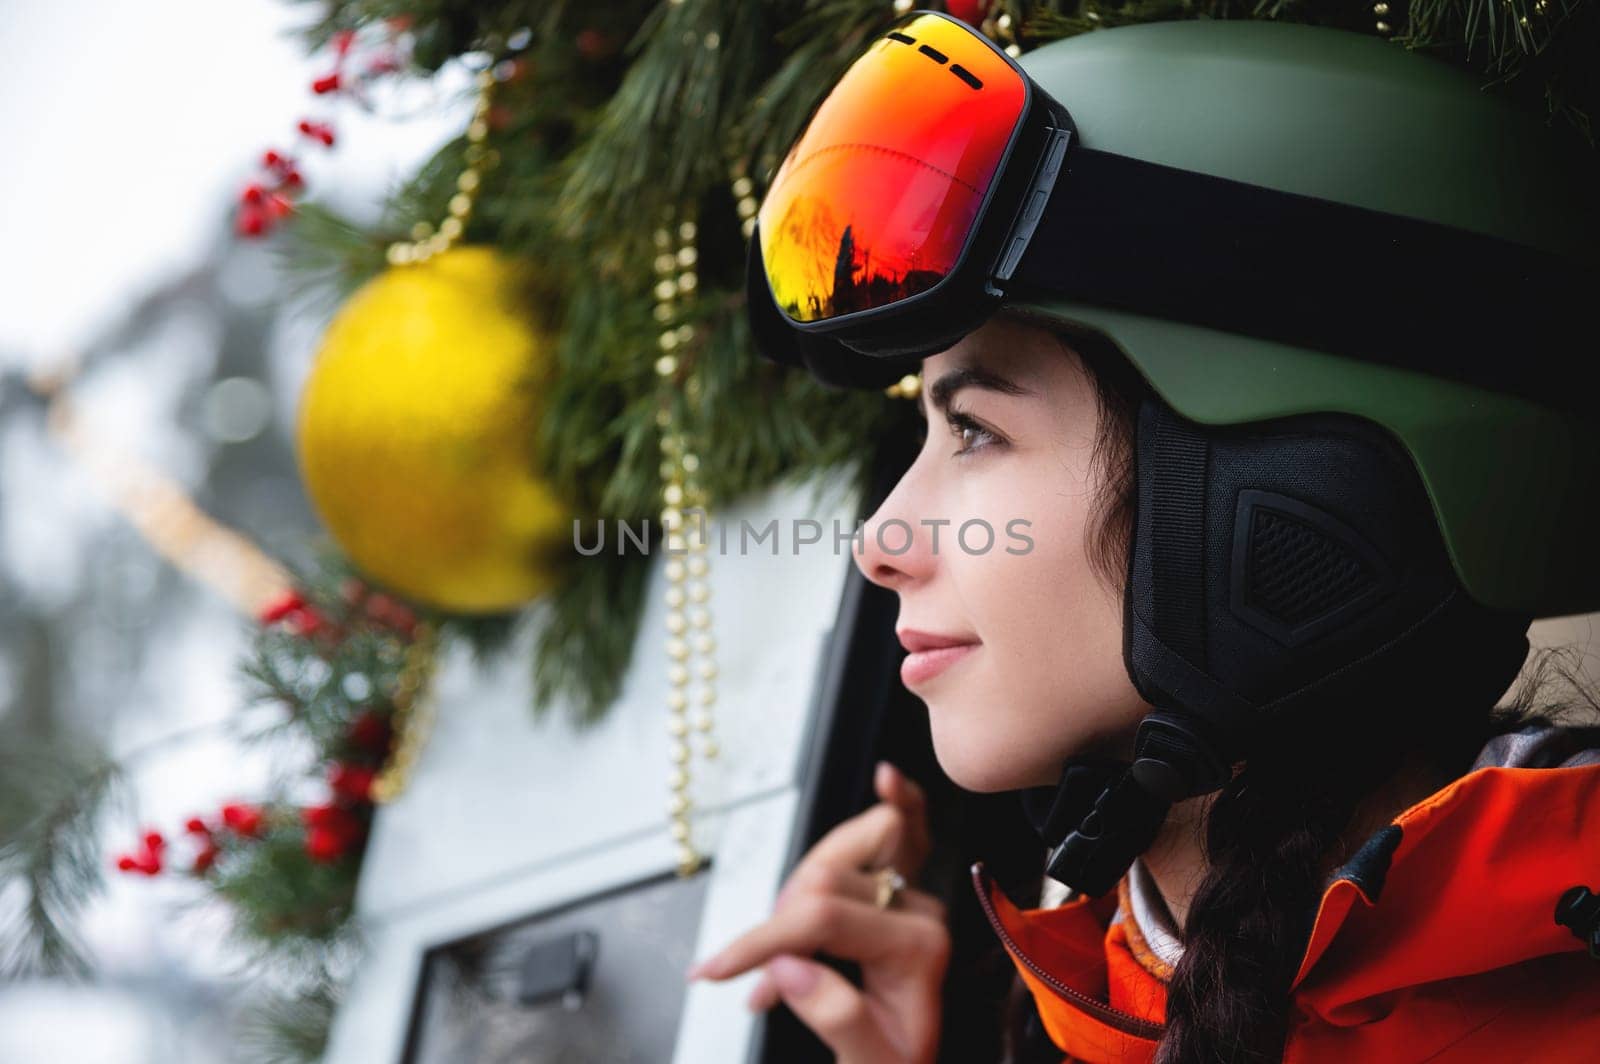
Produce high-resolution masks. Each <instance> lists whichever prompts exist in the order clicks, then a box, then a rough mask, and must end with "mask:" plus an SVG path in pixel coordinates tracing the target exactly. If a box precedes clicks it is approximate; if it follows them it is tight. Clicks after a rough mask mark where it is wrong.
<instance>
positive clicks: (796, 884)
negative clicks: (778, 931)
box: [773, 862, 945, 921]
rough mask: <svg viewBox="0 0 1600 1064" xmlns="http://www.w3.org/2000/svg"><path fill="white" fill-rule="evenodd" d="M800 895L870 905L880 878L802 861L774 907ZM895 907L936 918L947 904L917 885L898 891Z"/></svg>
mask: <svg viewBox="0 0 1600 1064" xmlns="http://www.w3.org/2000/svg"><path fill="white" fill-rule="evenodd" d="M801 894H834V895H838V896H839V897H844V898H850V899H851V900H853V901H858V902H861V903H862V904H863V905H871V906H873V907H874V908H876V907H877V904H878V877H877V876H876V875H875V874H873V873H871V872H861V871H857V870H856V869H854V868H843V867H840V866H839V865H826V864H809V863H805V862H802V863H801V864H799V865H797V866H796V867H795V870H794V871H793V872H791V873H790V874H789V879H788V881H787V882H785V883H784V885H783V889H782V890H780V891H779V892H778V897H777V899H776V900H775V901H774V902H773V910H774V911H776V910H778V909H780V908H782V907H783V906H784V905H786V904H787V903H789V902H791V901H793V900H794V899H795V898H796V897H798V896H799V895H801ZM891 908H892V909H894V910H895V911H899V912H909V913H918V914H920V915H923V916H927V917H930V918H931V919H935V920H941V921H942V920H943V919H944V918H945V908H944V903H943V902H941V901H940V900H939V899H938V898H936V897H934V896H933V895H932V894H929V893H927V892H925V891H921V890H918V889H916V888H915V887H910V886H906V887H901V888H900V890H899V892H898V893H896V894H895V898H894V903H893V905H892V906H891Z"/></svg>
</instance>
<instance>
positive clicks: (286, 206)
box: [267, 192, 294, 219]
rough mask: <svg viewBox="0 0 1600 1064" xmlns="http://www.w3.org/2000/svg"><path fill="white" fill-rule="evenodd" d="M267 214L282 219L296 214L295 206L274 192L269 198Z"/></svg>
mask: <svg viewBox="0 0 1600 1064" xmlns="http://www.w3.org/2000/svg"><path fill="white" fill-rule="evenodd" d="M267 213H268V214H269V215H271V216H272V217H273V218H275V219H276V218H282V217H283V216H284V215H286V214H293V213H294V204H292V203H290V202H289V201H288V200H287V199H285V198H284V197H282V196H280V195H278V194H277V193H276V192H274V193H273V194H272V195H270V196H268V197H267Z"/></svg>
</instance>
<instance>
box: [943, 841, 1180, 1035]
mask: <svg viewBox="0 0 1600 1064" xmlns="http://www.w3.org/2000/svg"><path fill="white" fill-rule="evenodd" d="M986 875H987V873H986V872H985V871H984V869H983V862H982V861H978V862H975V863H974V864H973V866H972V881H973V884H974V885H975V886H976V887H977V888H978V903H979V904H980V905H981V906H982V907H983V915H984V916H986V917H988V919H989V924H990V926H991V927H993V928H994V933H995V934H996V935H998V936H999V938H1000V941H1001V942H1002V943H1004V944H1005V946H1006V948H1007V949H1009V950H1010V951H1011V952H1012V953H1014V954H1015V955H1016V956H1017V958H1018V959H1019V960H1021V961H1022V963H1023V965H1024V966H1025V967H1026V968H1027V969H1028V971H1030V972H1032V973H1033V974H1034V975H1035V976H1037V977H1038V979H1039V981H1040V982H1041V983H1043V984H1044V985H1045V986H1048V987H1049V988H1050V989H1051V990H1054V991H1055V992H1056V993H1057V994H1059V995H1060V996H1061V997H1063V998H1066V999H1067V1000H1068V1001H1070V1002H1071V1003H1072V1004H1074V1005H1076V1006H1077V1007H1078V1008H1079V1009H1081V1010H1082V1011H1084V1012H1087V1013H1088V1014H1089V1015H1091V1016H1093V1017H1094V1018H1095V1019H1097V1020H1099V1021H1100V1022H1101V1023H1104V1024H1105V1025H1106V1026H1108V1027H1112V1028H1115V1029H1116V1030H1118V1031H1121V1032H1123V1033H1124V1034H1131V1035H1134V1036H1136V1037H1139V1038H1145V1039H1149V1040H1151V1041H1156V1040H1159V1039H1160V1037H1161V1035H1162V1033H1163V1032H1164V1031H1166V1026H1165V1025H1163V1024H1159V1023H1152V1022H1151V1021H1149V1020H1145V1019H1140V1018H1139V1017H1138V1016H1135V1015H1133V1014H1132V1013H1127V1012H1123V1011H1122V1010H1121V1009H1114V1008H1112V1007H1111V1006H1110V1005H1107V1004H1105V1003H1104V1002H1101V1001H1096V1000H1095V999H1094V998H1092V997H1090V996H1089V995H1088V994H1085V993H1083V992H1082V991H1081V990H1074V989H1073V988H1072V987H1070V986H1068V985H1067V984H1065V983H1063V982H1062V981H1061V980H1059V979H1057V978H1056V977H1055V976H1053V975H1051V974H1050V973H1049V972H1047V971H1045V970H1044V969H1043V968H1041V967H1040V966H1039V963H1038V962H1037V961H1035V960H1034V959H1033V958H1032V957H1030V956H1028V955H1027V954H1026V953H1024V952H1023V951H1022V948H1021V947H1020V946H1018V945H1017V942H1016V939H1014V938H1012V937H1011V933H1010V932H1009V931H1007V930H1006V928H1005V925H1004V924H1002V923H1001V922H1000V915H999V914H998V913H996V912H995V911H994V902H992V901H991V900H990V899H989V890H988V886H987V884H986V883H985V882H984V878H985V876H986Z"/></svg>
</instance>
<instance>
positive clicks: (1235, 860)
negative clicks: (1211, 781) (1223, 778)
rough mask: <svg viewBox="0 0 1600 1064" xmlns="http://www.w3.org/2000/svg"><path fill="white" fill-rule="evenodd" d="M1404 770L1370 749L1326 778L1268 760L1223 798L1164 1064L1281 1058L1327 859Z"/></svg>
mask: <svg viewBox="0 0 1600 1064" xmlns="http://www.w3.org/2000/svg"><path fill="white" fill-rule="evenodd" d="M1340 760H1341V759H1337V758H1335V759H1331V760H1323V759H1321V758H1319V761H1323V763H1324V764H1326V765H1330V766H1335V765H1338V764H1339V762H1340ZM1399 760H1400V758H1399V756H1398V755H1397V754H1390V755H1383V756H1380V757H1379V759H1378V760H1376V761H1375V760H1374V759H1373V756H1372V753H1371V752H1370V751H1368V752H1367V753H1366V756H1365V757H1364V758H1360V759H1355V758H1351V759H1346V760H1345V762H1344V767H1343V768H1342V769H1332V768H1330V769H1325V770H1321V771H1319V770H1318V769H1317V768H1316V767H1315V766H1308V765H1306V764H1305V762H1304V759H1303V758H1299V757H1295V756H1292V755H1288V754H1277V755H1274V754H1271V753H1267V754H1265V755H1258V756H1257V757H1255V758H1253V759H1252V760H1251V762H1250V763H1248V764H1247V765H1246V767H1245V768H1244V770H1243V771H1242V772H1240V773H1238V774H1237V775H1236V776H1235V777H1234V778H1233V780H1232V781H1231V782H1230V783H1228V785H1227V786H1225V787H1224V788H1223V789H1222V791H1221V793H1220V794H1219V795H1218V796H1217V798H1216V799H1215V801H1214V802H1213V803H1212V805H1211V808H1210V810H1209V812H1208V814H1207V816H1206V822H1205V831H1206V838H1205V852H1206V859H1207V866H1208V870H1207V873H1206V876H1205V878H1204V880H1202V882H1201V884H1200V886H1199V888H1198V890H1197V891H1196V893H1195V895H1194V899H1193V901H1192V902H1191V903H1190V906H1189V911H1188V916H1187V918H1186V919H1185V921H1184V929H1183V939H1184V952H1183V956H1182V958H1181V959H1180V960H1179V962H1178V965H1177V967H1176V969H1175V970H1174V972H1173V974H1172V979H1171V982H1170V984H1169V985H1168V988H1167V1032H1166V1034H1165V1035H1164V1036H1163V1038H1162V1041H1161V1045H1160V1047H1159V1049H1158V1051H1157V1057H1156V1060H1157V1064H1193V1062H1197V1061H1205V1062H1208V1064H1209V1062H1214V1061H1230V1062H1231V1061H1249V1062H1255V1061H1276V1060H1280V1059H1281V1058H1282V1055H1283V1047H1284V1043H1285V1040H1286V1038H1287V1037H1288V1027H1289V1016H1288V1000H1289V984H1290V982H1291V980H1293V978H1294V975H1295V971H1296V969H1297V967H1298V965H1299V961H1300V958H1301V956H1302V955H1303V953H1304V945H1305V943H1306V941H1307V939H1308V938H1309V936H1310V931H1311V926H1310V925H1311V920H1312V918H1313V916H1314V915H1315V912H1316V906H1317V903H1318V901H1319V900H1320V897H1321V887H1322V878H1323V875H1322V869H1323V866H1324V863H1325V858H1326V855H1327V854H1328V853H1329V851H1330V850H1332V849H1334V847H1335V844H1336V843H1337V842H1338V841H1339V837H1340V833H1341V832H1342V831H1343V830H1344V828H1345V826H1346V825H1347V824H1348V823H1349V821H1350V819H1351V817H1352V816H1353V814H1354V813H1355V811H1356V809H1357V807H1358V806H1359V805H1360V804H1361V802H1362V800H1363V799H1364V798H1365V797H1366V796H1367V795H1368V794H1369V793H1370V792H1371V791H1372V790H1374V789H1375V787H1376V786H1377V785H1378V783H1379V782H1380V781H1381V780H1382V779H1383V778H1384V777H1385V776H1387V775H1388V774H1389V773H1391V772H1392V771H1393V770H1394V768H1395V767H1396V765H1397V764H1398V763H1399Z"/></svg>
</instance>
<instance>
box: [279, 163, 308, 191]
mask: <svg viewBox="0 0 1600 1064" xmlns="http://www.w3.org/2000/svg"><path fill="white" fill-rule="evenodd" d="M305 183H306V179H305V178H303V177H301V176H300V171H299V170H296V169H294V167H292V166H291V167H290V168H289V170H288V171H287V172H286V173H285V174H284V175H283V185H282V187H283V188H286V189H296V188H301V187H303V186H304V185H305Z"/></svg>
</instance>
